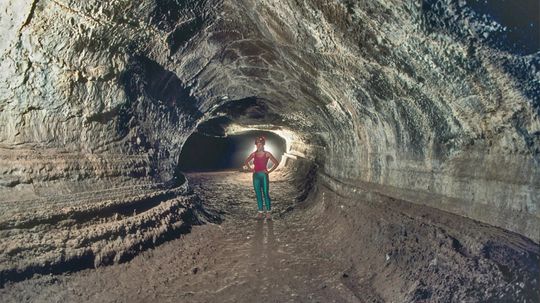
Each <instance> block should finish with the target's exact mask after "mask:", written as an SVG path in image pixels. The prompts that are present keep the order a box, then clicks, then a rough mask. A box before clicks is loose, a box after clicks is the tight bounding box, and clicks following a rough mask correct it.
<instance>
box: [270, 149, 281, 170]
mask: <svg viewBox="0 0 540 303" xmlns="http://www.w3.org/2000/svg"><path fill="white" fill-rule="evenodd" d="M268 157H269V158H270V161H272V163H274V165H272V168H270V170H269V171H268V173H271V172H272V171H274V170H275V169H276V168H277V167H278V165H279V161H278V160H277V159H276V158H274V156H273V155H272V154H271V153H270V152H268Z"/></svg>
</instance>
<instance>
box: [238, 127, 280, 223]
mask: <svg viewBox="0 0 540 303" xmlns="http://www.w3.org/2000/svg"><path fill="white" fill-rule="evenodd" d="M264 143H265V139H264V137H257V139H255V145H257V150H256V151H254V152H252V153H251V155H249V157H248V158H247V159H246V161H244V164H245V165H246V166H247V167H248V168H249V170H250V171H252V172H253V188H255V195H256V196H257V207H258V210H259V211H258V213H257V219H262V218H263V199H262V196H263V194H264V200H265V202H266V219H267V220H270V219H271V217H270V211H271V209H272V208H271V201H270V196H269V195H268V190H269V186H270V180H269V178H268V174H270V173H271V172H272V171H274V170H275V169H276V168H277V166H278V165H279V162H278V160H277V159H276V158H274V156H273V155H272V154H271V153H270V152H267V151H265V150H264ZM252 159H253V164H254V167H253V168H252V167H251V165H250V164H249V162H250V161H251V160H252ZM268 159H270V160H272V162H273V163H274V165H273V166H272V168H270V170H268V169H267V167H266V166H267V164H268Z"/></svg>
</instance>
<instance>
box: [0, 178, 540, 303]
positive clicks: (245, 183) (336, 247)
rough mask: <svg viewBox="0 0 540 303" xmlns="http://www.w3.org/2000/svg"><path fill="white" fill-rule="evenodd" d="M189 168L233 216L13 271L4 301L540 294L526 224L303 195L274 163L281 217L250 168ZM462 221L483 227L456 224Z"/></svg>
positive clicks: (473, 298)
mask: <svg viewBox="0 0 540 303" xmlns="http://www.w3.org/2000/svg"><path fill="white" fill-rule="evenodd" d="M187 177H188V180H189V182H190V185H191V187H192V188H193V189H194V190H195V192H196V193H197V194H198V195H199V196H200V197H201V198H202V200H203V201H204V207H205V208H207V209H208V210H210V212H214V213H216V214H219V215H220V216H221V217H222V222H220V223H219V224H214V223H208V224H205V225H200V226H194V227H193V228H192V230H191V232H190V233H188V234H185V235H182V236H181V237H180V238H179V239H176V240H172V241H169V242H166V243H164V244H162V245H160V246H158V247H156V248H154V249H149V250H146V251H144V252H141V253H140V254H138V255H137V256H136V257H135V258H133V259H132V260H130V261H129V262H126V263H123V264H116V265H111V266H104V267H99V268H97V269H87V270H82V271H78V272H74V273H65V274H61V275H45V276H34V277H33V278H31V279H28V280H25V281H21V282H17V283H9V284H7V285H6V286H5V287H4V288H3V289H0V301H1V302H458V301H465V302H479V301H486V300H483V299H482V298H484V299H485V298H494V299H493V300H488V301H490V302H515V301H517V302H533V301H532V300H533V299H535V298H537V297H536V296H537V291H538V288H535V289H532V288H534V286H531V285H534V284H535V283H536V284H537V282H538V280H532V279H536V277H537V275H538V265H535V264H534V262H537V261H538V245H536V244H534V243H532V242H530V241H528V240H527V239H524V238H523V237H520V236H517V235H515V234H511V233H508V232H505V231H501V230H499V229H496V228H493V227H489V226H486V225H485V224H480V223H477V222H473V221H471V220H467V219H464V218H461V217H457V216H453V215H448V214H445V213H442V212H438V211H430V210H429V209H427V208H419V207H417V206H411V205H408V204H403V203H401V202H395V203H393V204H392V205H393V206H392V207H388V204H385V203H386V202H388V201H386V202H385V203H380V202H373V203H371V202H370V203H365V204H362V205H363V206H361V207H359V206H356V205H355V204H354V203H357V202H353V201H351V199H349V198H346V197H340V196H339V195H336V194H335V193H331V192H329V191H327V190H323V189H319V192H318V194H319V195H318V196H319V197H322V199H321V201H319V203H314V202H313V201H309V199H310V198H308V200H306V201H303V202H297V199H296V196H297V193H298V192H297V190H296V189H295V188H294V186H293V183H292V182H291V180H290V179H288V178H286V177H285V176H284V175H281V174H280V173H279V172H275V173H273V174H271V175H270V177H271V185H270V193H271V197H272V205H273V219H272V220H257V219H255V215H256V202H255V195H254V192H253V189H252V187H251V175H250V174H247V173H239V172H214V173H191V174H188V175H187ZM310 197H311V196H310ZM390 213H392V215H389V214H390ZM361 220H364V221H362V222H360V221H361ZM359 222H360V223H359ZM396 222H399V223H396ZM448 226H453V228H449V227H448ZM463 228H465V229H467V230H469V229H473V230H474V229H478V231H474V232H473V231H467V232H464V233H463V232H460V233H459V235H456V234H455V233H456V232H455V231H456V230H459V229H463ZM501 243H502V244H501ZM499 247H503V248H504V249H499ZM517 255H519V257H514V256H517ZM490 262H491V263H490ZM505 262H506V263H505ZM508 262H514V263H512V264H513V265H508V264H509V263H508ZM496 264H499V265H500V266H498V265H496ZM505 264H506V265H505ZM501 266H502V267H501ZM511 266H515V270H514V269H513V268H511ZM527 266H528V267H531V268H529V269H527ZM497 289H499V290H497ZM523 293H525V295H522V294H523ZM514 295H515V296H514ZM464 298H465V299H464ZM514 299H515V300H514ZM529 299H530V300H529Z"/></svg>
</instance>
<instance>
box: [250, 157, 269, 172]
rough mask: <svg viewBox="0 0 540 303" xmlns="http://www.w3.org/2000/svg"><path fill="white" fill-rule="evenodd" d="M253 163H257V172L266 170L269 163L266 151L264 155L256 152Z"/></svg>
mask: <svg viewBox="0 0 540 303" xmlns="http://www.w3.org/2000/svg"><path fill="white" fill-rule="evenodd" d="M253 164H255V172H258V171H264V170H265V169H266V165H267V164H268V158H267V157H266V153H265V154H264V155H262V156H257V152H255V153H254V155H253Z"/></svg>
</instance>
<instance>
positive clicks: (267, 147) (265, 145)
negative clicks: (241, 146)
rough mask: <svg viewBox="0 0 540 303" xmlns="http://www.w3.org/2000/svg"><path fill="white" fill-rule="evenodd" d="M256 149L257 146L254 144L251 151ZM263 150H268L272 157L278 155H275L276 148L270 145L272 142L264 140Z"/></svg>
mask: <svg viewBox="0 0 540 303" xmlns="http://www.w3.org/2000/svg"><path fill="white" fill-rule="evenodd" d="M256 150H257V146H256V145H254V147H253V151H256ZM264 150H265V151H267V152H270V153H271V154H272V155H273V156H274V157H276V158H277V157H278V156H280V155H276V149H275V148H274V146H273V145H272V143H270V142H268V141H266V142H265V143H264Z"/></svg>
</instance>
